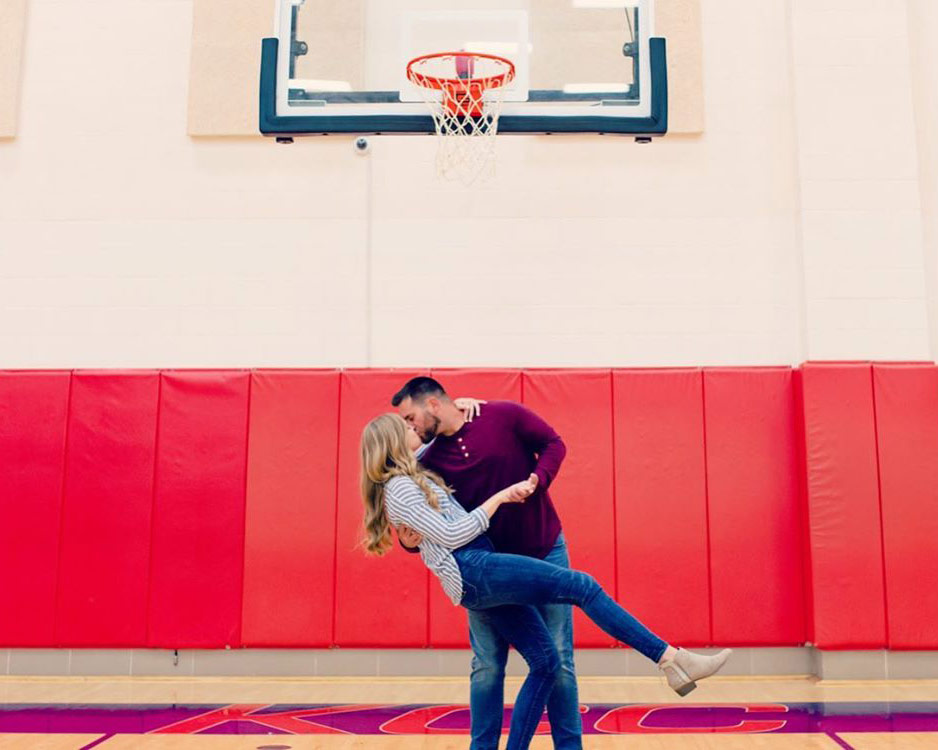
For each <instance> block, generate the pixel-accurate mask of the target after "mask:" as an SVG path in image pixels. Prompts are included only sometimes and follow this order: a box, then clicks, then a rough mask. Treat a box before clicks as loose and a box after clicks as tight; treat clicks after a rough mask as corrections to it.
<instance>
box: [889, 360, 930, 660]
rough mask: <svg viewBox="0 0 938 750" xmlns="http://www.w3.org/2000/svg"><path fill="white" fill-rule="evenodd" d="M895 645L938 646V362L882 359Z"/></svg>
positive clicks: (891, 631) (891, 638)
mask: <svg viewBox="0 0 938 750" xmlns="http://www.w3.org/2000/svg"><path fill="white" fill-rule="evenodd" d="M873 385H874V392H875V398H876V424H877V436H878V446H879V468H880V488H881V496H882V513H883V547H884V550H883V551H884V556H885V562H886V610H887V612H888V616H889V618H888V620H889V621H888V636H889V640H888V643H889V648H894V649H935V648H938V585H936V582H938V367H934V366H924V365H918V366H916V365H874V367H873Z"/></svg>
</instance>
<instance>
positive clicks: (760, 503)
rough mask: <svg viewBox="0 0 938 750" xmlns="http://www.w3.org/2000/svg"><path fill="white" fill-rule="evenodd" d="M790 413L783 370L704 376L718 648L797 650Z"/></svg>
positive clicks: (800, 632)
mask: <svg viewBox="0 0 938 750" xmlns="http://www.w3.org/2000/svg"><path fill="white" fill-rule="evenodd" d="M794 403H795V402H794V392H793V389H792V374H791V370H790V369H789V368H787V367H786V368H746V369H733V368H725V369H719V370H705V371H704V415H705V425H706V446H707V494H708V507H709V511H710V512H709V533H710V590H711V592H712V593H711V604H712V612H713V641H714V643H716V644H720V645H723V644H726V645H740V646H748V645H752V646H784V645H800V644H803V643H804V642H805V633H806V631H805V612H804V586H803V583H802V572H803V571H802V540H801V530H802V507H801V496H800V492H799V477H798V459H797V454H796V450H797V440H796V434H795V412H794ZM756 603H758V604H757V606H754V605H755V604H756Z"/></svg>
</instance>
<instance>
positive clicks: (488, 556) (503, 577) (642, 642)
mask: <svg viewBox="0 0 938 750" xmlns="http://www.w3.org/2000/svg"><path fill="white" fill-rule="evenodd" d="M419 443H420V438H419V437H417V435H416V433H414V431H413V430H411V429H409V428H408V427H407V424H406V423H405V422H404V420H403V419H401V418H400V417H399V416H397V415H396V414H384V415H382V416H380V417H376V418H375V419H373V420H372V421H371V422H369V423H368V425H366V427H365V429H364V431H363V433H362V440H361V460H362V471H361V491H362V498H363V500H364V503H365V532H366V539H365V548H366V549H367V551H368V552H369V553H371V554H374V555H383V554H385V553H386V552H387V551H388V550H389V549H391V547H392V546H393V542H392V539H391V527H392V526H401V525H406V526H409V527H410V528H412V529H414V530H415V531H416V532H418V533H419V534H421V535H422V540H421V542H420V555H421V557H422V558H423V561H424V563H425V564H426V565H427V567H429V568H430V570H432V571H433V573H434V574H436V576H437V577H438V578H439V579H440V582H441V583H442V585H443V589H444V591H446V594H447V595H448V596H449V598H450V599H451V601H452V602H453V604H456V605H462V606H463V607H466V608H467V609H484V610H487V613H488V615H489V617H490V618H491V619H492V621H493V622H494V623H495V627H496V628H497V629H498V630H499V632H500V633H501V635H502V636H503V637H504V638H505V640H506V641H508V642H509V643H511V644H512V645H513V646H514V647H515V648H516V649H517V650H518V652H519V653H520V654H521V656H522V657H523V658H524V660H525V661H526V662H527V664H528V667H529V672H528V676H527V678H526V679H525V681H524V684H523V685H522V686H521V691H520V692H519V693H518V698H517V699H516V701H515V708H514V711H513V712H512V716H511V729H510V732H509V735H508V745H507V748H508V750H523V748H527V747H528V744H529V743H530V741H531V738H532V737H533V736H534V732H535V730H536V729H537V725H538V722H539V721H540V718H541V715H542V714H543V712H544V705H545V703H546V701H547V696H548V693H549V692H550V689H551V688H552V686H553V684H554V678H555V674H556V672H557V670H558V669H559V668H560V658H559V655H558V653H557V649H556V646H555V645H554V643H553V641H552V639H551V637H550V634H549V632H548V630H547V626H546V625H545V624H544V621H543V620H542V619H541V616H540V614H539V613H538V611H537V609H536V608H535V607H534V606H533V605H537V604H551V603H564V604H575V605H577V606H578V607H580V608H581V609H582V610H583V611H584V612H585V613H586V614H587V615H588V616H589V617H590V619H592V620H593V622H595V623H596V624H597V625H598V626H599V627H601V628H602V629H603V630H604V631H606V632H607V633H608V634H609V635H611V636H612V637H613V638H616V639H618V640H619V641H621V642H623V643H625V644H627V645H629V646H631V647H632V648H634V649H635V650H636V651H638V652H640V653H642V654H643V655H645V656H646V657H648V658H649V659H651V660H652V661H654V662H656V663H657V664H658V665H659V667H660V668H661V669H662V671H663V672H664V673H665V675H667V678H668V684H669V685H670V686H671V687H672V688H673V689H674V690H675V691H676V692H677V693H678V694H679V695H681V696H684V695H687V693H689V692H690V691H691V690H693V689H694V688H695V687H696V680H699V679H703V678H704V677H709V676H710V675H712V674H714V673H715V672H717V671H718V670H719V669H720V667H722V666H723V664H724V663H725V661H726V659H727V658H728V657H729V655H730V653H731V652H730V650H729V649H724V650H723V651H721V652H720V653H719V654H717V655H716V656H702V655H699V654H694V653H691V652H688V651H685V650H683V649H680V650H677V649H675V648H673V647H672V646H670V645H668V644H667V643H665V642H664V641H662V640H661V639H660V638H658V636H656V635H655V634H654V633H652V632H651V631H650V630H648V628H646V627H645V626H644V625H642V624H641V623H640V622H639V621H638V620H636V619H635V618H634V617H632V615H630V614H629V613H628V612H626V611H625V610H624V609H623V608H622V607H620V606H619V605H618V604H616V602H615V601H613V600H612V599H611V598H610V597H609V596H608V595H607V594H606V593H605V592H604V591H603V589H602V588H601V587H600V586H599V584H598V583H597V582H596V580H595V579H594V578H593V577H592V576H590V575H587V574H586V573H582V572H580V571H576V570H568V569H566V568H561V567H558V566H556V565H551V564H550V563H547V562H544V561H543V560H537V559H535V558H531V557H524V556H522V555H506V554H500V553H496V552H495V551H494V549H493V547H492V544H491V542H489V540H488V539H487V538H486V537H485V536H483V535H484V533H485V531H486V529H488V526H489V520H490V519H491V517H492V516H493V515H494V514H495V512H496V511H497V510H498V508H499V507H500V506H501V505H502V504H503V503H512V502H524V500H525V498H527V497H528V496H529V495H530V494H531V493H532V492H533V491H534V486H533V485H532V484H531V483H530V482H529V481H524V482H518V483H517V484H514V485H512V486H510V487H507V488H505V489H504V490H502V491H501V492H499V493H497V494H495V495H493V496H492V497H490V498H489V499H488V500H486V501H485V502H484V503H482V505H480V506H479V507H478V508H476V509H474V510H473V511H471V512H467V511H466V510H465V509H464V508H463V507H462V506H461V505H460V504H459V503H458V502H456V500H455V499H454V498H453V497H452V495H451V494H450V492H449V491H448V488H447V487H446V484H445V483H444V482H443V480H442V479H441V478H440V477H438V476H436V475H435V474H433V473H432V472H429V471H427V470H425V469H423V468H422V467H421V466H420V465H419V464H418V463H417V459H416V457H415V455H414V450H415V449H416V448H417V447H418V445H419Z"/></svg>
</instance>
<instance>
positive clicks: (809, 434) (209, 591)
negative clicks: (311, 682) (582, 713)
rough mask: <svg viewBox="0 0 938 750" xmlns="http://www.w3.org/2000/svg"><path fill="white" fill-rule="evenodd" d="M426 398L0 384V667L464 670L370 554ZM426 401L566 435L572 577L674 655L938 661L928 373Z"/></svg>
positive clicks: (378, 377)
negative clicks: (186, 652) (371, 450)
mask: <svg viewBox="0 0 938 750" xmlns="http://www.w3.org/2000/svg"><path fill="white" fill-rule="evenodd" d="M415 374H419V373H417V372H412V371H388V370H359V371H346V372H342V373H339V372H338V371H315V370H289V371H275V370H272V371H255V372H253V373H252V372H248V371H166V372H163V373H157V372H155V371H149V372H148V371H132V372H120V371H109V372H91V371H84V372H82V371H78V372H75V373H69V372H56V371H44V372H30V371H19V372H12V371H3V372H0V597H2V600H3V601H4V602H5V603H6V605H7V606H8V607H15V609H16V612H17V617H15V618H0V647H30V646H31V647H56V646H100V647H128V646H151V647H166V648H222V647H224V646H226V645H230V646H232V647H239V646H244V645H248V646H286V647H325V646H329V645H338V646H350V647H363V648H387V647H390V648H394V647H424V646H428V645H432V646H435V647H465V646H466V645H467V637H466V631H467V628H466V618H465V613H464V612H462V610H460V609H458V608H454V607H452V606H451V604H450V603H449V602H448V601H447V600H446V599H445V597H444V596H443V594H442V592H441V591H440V588H439V585H438V583H437V582H436V580H434V579H432V578H431V576H430V575H429V573H428V572H427V571H426V569H425V568H424V567H423V565H422V563H421V561H420V559H419V557H416V556H414V555H408V554H407V553H405V552H403V551H402V550H400V549H399V548H397V547H395V549H394V550H393V551H392V552H391V553H390V554H389V555H388V557H387V558H386V559H384V560H375V559H370V558H368V557H366V556H365V555H364V554H363V552H362V549H361V548H360V546H359V543H360V541H361V521H362V508H361V499H360V497H359V490H358V460H359V459H358V455H359V447H358V446H359V437H360V434H361V429H362V427H363V426H364V424H365V423H366V422H367V421H368V420H369V419H370V418H371V417H372V416H374V415H375V414H378V413H381V412H382V411H390V410H391V406H390V399H391V396H392V394H393V393H394V392H395V391H396V390H397V389H398V388H399V387H400V386H401V385H402V384H403V383H404V382H405V381H406V380H407V379H408V378H410V377H412V376H413V375H415ZM434 374H435V375H436V376H437V377H438V378H439V379H440V380H441V381H442V382H443V384H444V385H445V386H446V387H447V389H448V390H449V391H450V393H451V394H452V395H454V396H458V395H468V396H476V397H482V398H490V399H496V398H507V399H513V400H522V401H524V402H525V403H526V404H527V405H528V406H529V407H531V408H533V409H534V410H535V411H537V412H538V413H540V414H541V416H542V417H544V418H545V419H546V420H547V421H548V422H550V423H551V424H552V425H553V426H554V427H555V428H556V429H557V430H558V432H559V433H560V434H561V436H562V437H563V438H564V441H565V442H566V444H567V447H568V456H567V459H566V461H565V462H564V465H563V467H562V469H561V472H560V474H559V476H558V478H557V480H556V482H555V484H554V486H553V487H552V495H553V496H554V499H555V502H556V503H557V506H558V509H559V511H560V513H561V516H562V519H563V522H564V529H565V533H566V536H567V540H568V542H569V545H570V551H571V555H572V558H573V562H574V565H575V566H577V567H581V568H583V569H586V570H588V571H589V572H591V573H593V574H594V575H596V577H597V578H598V579H599V580H600V581H601V582H602V583H603V584H604V585H605V586H606V587H607V588H608V589H609V590H610V591H612V590H615V592H616V595H617V598H618V600H619V601H620V602H622V603H623V604H624V605H625V606H626V607H628V608H629V609H630V610H631V611H632V612H633V613H634V614H636V615H637V616H638V617H639V618H640V619H642V620H643V621H645V622H646V623H647V624H648V625H649V626H650V627H651V628H652V629H653V630H655V631H657V632H659V633H660V635H662V637H664V638H666V639H667V640H669V641H672V642H674V643H678V644H680V645H686V646H695V645H707V644H711V643H713V644H731V645H732V644H735V645H776V646H781V645H789V644H798V643H801V642H802V641H803V640H805V639H807V640H811V641H813V642H815V643H816V644H817V645H819V646H820V647H822V648H882V647H884V646H886V645H887V644H888V646H889V647H891V648H901V649H928V648H938V625H936V623H938V594H936V593H935V592H934V591H932V588H934V587H932V588H929V587H927V586H925V587H924V588H923V583H922V582H923V581H931V580H932V579H934V578H938V554H936V549H938V548H936V544H938V543H936V541H935V540H936V539H938V514H936V513H935V512H934V508H935V506H936V505H938V489H936V488H938V461H936V460H935V456H936V455H938V367H935V366H934V365H901V364H884V365H870V364H869V363H866V364H849V363H847V364H833V363H830V364H815V363H809V364H806V365H804V366H803V367H802V368H801V369H799V370H798V371H796V372H794V373H793V372H791V371H790V370H789V369H788V368H748V369H747V368H742V369H740V368H736V369H733V368H725V369H708V370H707V371H706V372H702V371H701V370H692V369H688V370H621V371H613V372H610V371H608V370H593V371H590V370H535V371H528V372H524V373H522V372H520V371H515V370H437V371H434ZM711 592H712V593H711ZM675 602H679V603H680V604H679V606H675V604H674V603H675ZM887 622H888V628H887ZM576 640H577V644H578V645H579V646H608V645H610V644H611V641H610V639H608V638H606V636H605V635H604V634H602V633H601V632H599V631H598V630H596V629H595V628H594V627H593V626H592V625H591V624H588V623H586V622H585V621H584V620H583V619H582V618H578V625H577V639H576Z"/></svg>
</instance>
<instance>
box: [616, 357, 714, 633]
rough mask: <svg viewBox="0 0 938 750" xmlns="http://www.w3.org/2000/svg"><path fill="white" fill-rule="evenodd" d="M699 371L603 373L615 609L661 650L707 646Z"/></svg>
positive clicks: (705, 530) (704, 479) (704, 512)
mask: <svg viewBox="0 0 938 750" xmlns="http://www.w3.org/2000/svg"><path fill="white" fill-rule="evenodd" d="M702 383H703V380H702V375H701V372H700V370H621V371H617V372H615V373H613V389H614V405H613V408H614V410H613V414H614V421H615V437H614V446H615V494H616V529H617V538H618V581H619V585H618V596H617V598H618V600H619V602H621V603H622V604H623V606H625V607H626V608H627V609H629V610H630V611H631V612H632V614H634V615H635V616H636V617H638V618H639V619H640V620H642V621H643V622H644V623H645V624H646V625H647V626H648V627H649V628H651V629H652V630H654V631H655V632H657V633H658V634H659V635H660V636H661V637H662V638H664V639H665V640H667V641H671V642H674V643H676V644H679V645H682V646H701V645H709V644H710V642H711V638H710V581H709V575H708V549H707V489H706V471H705V467H704V443H703V441H704V428H703V390H702Z"/></svg>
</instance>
